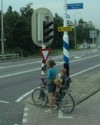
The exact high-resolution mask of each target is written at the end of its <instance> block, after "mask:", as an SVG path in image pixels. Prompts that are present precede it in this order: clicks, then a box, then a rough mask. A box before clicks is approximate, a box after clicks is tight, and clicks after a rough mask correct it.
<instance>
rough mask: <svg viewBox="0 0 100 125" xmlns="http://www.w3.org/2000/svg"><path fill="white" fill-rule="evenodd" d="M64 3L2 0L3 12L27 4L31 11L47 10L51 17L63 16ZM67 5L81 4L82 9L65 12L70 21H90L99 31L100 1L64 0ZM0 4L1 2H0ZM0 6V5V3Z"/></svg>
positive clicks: (62, 0) (53, 0) (17, 8)
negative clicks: (10, 7) (31, 8)
mask: <svg viewBox="0 0 100 125" xmlns="http://www.w3.org/2000/svg"><path fill="white" fill-rule="evenodd" d="M64 1H65V0H3V11H4V12H6V11H7V8H8V7H9V6H10V5H11V6H12V8H13V10H17V11H20V8H21V7H25V5H27V4H28V3H33V5H32V7H33V9H35V10H36V9H38V8H41V7H45V8H48V9H49V10H50V11H51V12H52V13H53V15H55V13H57V14H58V15H59V16H61V17H63V16H64V9H63V6H64ZM66 1H67V4H72V3H83V9H77V10H76V9H71V10H67V14H69V15H70V20H72V21H73V20H74V19H76V20H79V19H80V18H82V19H83V20H84V21H86V22H88V21H92V23H93V25H94V26H95V27H96V28H98V29H100V14H99V12H100V0H66ZM0 2H1V0H0ZM0 5H1V3H0ZM0 9H1V6H0Z"/></svg>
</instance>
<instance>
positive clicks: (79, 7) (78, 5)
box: [67, 3, 83, 9]
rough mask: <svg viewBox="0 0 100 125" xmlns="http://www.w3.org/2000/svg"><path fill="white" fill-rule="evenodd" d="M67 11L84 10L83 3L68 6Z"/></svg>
mask: <svg viewBox="0 0 100 125" xmlns="http://www.w3.org/2000/svg"><path fill="white" fill-rule="evenodd" d="M67 9H83V3H72V4H67Z"/></svg>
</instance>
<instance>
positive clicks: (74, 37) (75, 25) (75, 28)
mask: <svg viewBox="0 0 100 125" xmlns="http://www.w3.org/2000/svg"><path fill="white" fill-rule="evenodd" d="M74 39H75V49H76V20H75V15H74Z"/></svg>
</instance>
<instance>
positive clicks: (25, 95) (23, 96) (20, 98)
mask: <svg viewBox="0 0 100 125" xmlns="http://www.w3.org/2000/svg"><path fill="white" fill-rule="evenodd" d="M33 90H34V89H33ZM33 90H31V91H29V92H27V93H25V94H24V95H22V96H21V97H19V98H18V99H17V100H16V101H15V102H20V101H21V100H23V99H24V98H25V97H27V96H28V95H29V94H31V93H32V92H33Z"/></svg>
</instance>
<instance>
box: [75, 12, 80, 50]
mask: <svg viewBox="0 0 100 125" xmlns="http://www.w3.org/2000/svg"><path fill="white" fill-rule="evenodd" d="M77 14H81V12H79V13H75V14H74V40H75V49H76V45H77V43H76V20H75V16H76V15H77Z"/></svg>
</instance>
